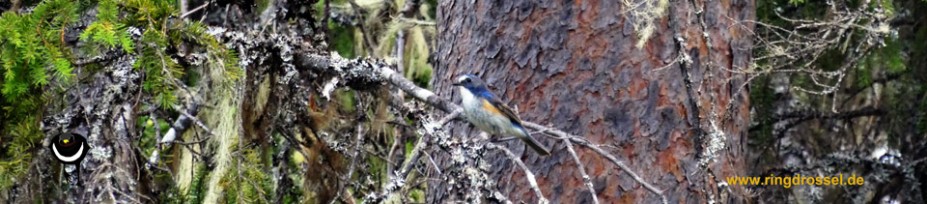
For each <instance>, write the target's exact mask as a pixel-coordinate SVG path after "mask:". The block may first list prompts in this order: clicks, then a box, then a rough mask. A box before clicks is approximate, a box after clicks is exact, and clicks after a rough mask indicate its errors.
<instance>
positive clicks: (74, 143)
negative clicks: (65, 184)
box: [51, 133, 90, 164]
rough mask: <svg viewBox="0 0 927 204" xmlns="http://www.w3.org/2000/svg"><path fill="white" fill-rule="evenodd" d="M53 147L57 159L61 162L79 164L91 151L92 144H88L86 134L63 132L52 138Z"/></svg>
mask: <svg viewBox="0 0 927 204" xmlns="http://www.w3.org/2000/svg"><path fill="white" fill-rule="evenodd" d="M51 149H52V152H54V153H55V159H58V161H60V162H61V163H65V164H78V163H80V161H81V160H82V159H84V156H86V155H87V152H88V151H90V145H87V139H85V138H84V136H81V135H77V134H71V133H63V134H60V135H57V136H55V138H52V144H51Z"/></svg>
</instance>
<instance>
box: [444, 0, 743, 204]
mask: <svg viewBox="0 0 927 204" xmlns="http://www.w3.org/2000/svg"><path fill="white" fill-rule="evenodd" d="M625 3H627V4H625ZM663 3H664V4H660V2H658V1H646V2H645V1H632V2H624V3H622V1H553V0H545V1H532V0H514V1H455V0H448V1H441V2H440V3H439V6H438V10H437V12H438V15H437V16H438V17H437V19H438V32H439V34H438V42H439V43H438V44H437V52H436V54H435V58H436V59H437V61H438V62H437V65H438V66H437V69H436V71H435V76H434V78H433V80H434V81H433V84H434V87H435V92H436V93H439V94H440V95H443V96H445V97H452V98H454V100H458V101H459V96H458V93H456V92H457V89H456V88H454V87H453V86H451V85H450V84H451V80H452V79H453V78H454V77H456V76H459V75H460V74H465V73H473V74H476V75H478V76H481V77H482V78H483V79H484V80H485V81H486V82H487V83H488V84H490V89H491V90H493V91H494V92H495V93H496V94H497V95H498V96H500V97H501V98H503V101H506V102H508V103H509V104H510V106H512V107H513V108H515V107H517V108H516V109H517V111H516V112H519V115H520V116H521V117H522V119H523V120H527V121H533V122H536V123H540V124H547V125H548V126H550V127H554V128H559V129H562V130H564V131H567V132H570V133H573V134H576V135H580V136H583V137H585V138H586V139H588V140H590V141H591V142H593V143H598V144H601V145H603V148H605V149H607V150H609V151H611V153H612V154H614V155H617V156H618V157H619V160H621V161H623V162H625V163H626V164H628V165H630V166H631V168H632V169H636V171H637V173H639V174H640V175H641V176H642V177H643V178H644V180H646V181H649V182H651V183H653V184H654V185H656V186H657V187H658V188H660V189H663V191H664V194H665V195H666V196H667V199H668V201H669V203H705V202H708V201H720V202H724V203H728V202H743V201H744V200H745V199H746V197H745V192H744V191H743V189H741V188H739V187H736V186H734V187H727V186H725V185H721V184H722V183H723V182H724V178H725V177H727V176H742V175H744V172H745V170H744V158H745V157H744V146H745V145H746V144H745V141H746V139H747V138H746V133H747V128H748V125H749V108H748V107H749V102H748V89H746V87H745V86H744V83H745V79H746V76H745V75H744V74H739V73H736V72H734V70H739V69H743V68H746V67H747V66H750V64H749V63H750V59H751V47H752V44H753V42H752V36H751V35H750V33H751V31H752V29H753V26H752V24H750V23H747V22H745V21H750V20H753V19H754V18H755V17H754V7H755V6H754V4H753V2H752V1H744V0H731V1H704V0H691V1H669V2H663ZM636 5H643V6H636ZM629 6H631V7H629ZM635 6H636V7H635ZM641 9H657V10H659V9H663V10H662V11H665V12H655V14H653V15H650V16H648V15H640V12H643V10H641ZM645 21H649V22H645ZM648 23H649V25H650V26H649V27H648V26H640V25H647V24H648ZM651 31H652V32H651ZM648 32H650V33H649V35H648ZM642 36H644V37H646V38H643V39H642ZM642 40H643V41H642ZM638 42H643V43H642V44H641V45H642V46H641V47H638V46H636V45H637V44H638ZM454 124H457V125H456V126H455V127H453V128H451V129H450V133H451V134H452V135H454V136H455V137H462V138H465V139H470V140H474V139H473V138H477V137H476V136H477V135H478V134H479V133H480V132H479V131H478V130H475V128H472V127H471V126H469V125H466V123H454ZM534 137H535V138H537V139H539V140H540V141H541V142H542V143H543V144H545V145H546V146H548V147H551V149H552V152H553V154H552V155H550V156H547V157H542V156H538V155H537V154H535V153H533V152H532V151H530V150H528V151H526V150H525V147H524V145H523V144H522V143H520V141H517V140H512V141H507V142H504V143H503V146H506V147H508V148H509V149H512V150H513V151H514V152H515V153H516V154H519V155H520V158H519V159H521V160H522V161H524V162H525V163H526V164H528V166H529V167H530V170H531V171H533V172H534V173H535V175H536V177H537V180H538V182H539V186H540V187H541V190H542V192H543V194H544V196H546V197H547V199H549V200H550V201H552V202H553V203H589V202H591V197H590V192H589V190H588V188H585V187H584V186H583V179H582V177H581V176H580V173H579V172H578V169H577V167H576V164H575V162H574V161H573V160H572V159H571V156H570V154H569V153H567V151H566V147H565V145H564V144H563V143H562V142H561V140H557V139H553V138H550V137H545V136H543V135H541V134H539V133H535V134H534ZM577 151H578V154H579V156H580V159H581V161H582V162H583V163H584V165H585V167H586V168H585V170H586V171H587V172H588V173H589V174H590V176H591V177H592V178H591V180H592V183H593V184H594V189H595V191H596V192H594V195H595V196H597V197H598V198H599V200H601V201H603V202H606V203H613V202H621V203H655V202H659V198H658V196H657V195H656V194H654V193H651V192H648V191H647V190H645V189H643V188H642V187H641V185H640V184H639V183H637V182H635V181H634V180H633V179H631V178H630V177H629V176H628V175H627V174H625V173H624V172H621V171H620V170H619V169H618V168H616V167H615V166H614V165H612V164H611V163H610V162H608V161H607V160H606V159H605V158H603V157H601V156H599V155H596V154H595V153H593V152H592V151H591V150H590V149H586V148H577ZM438 152H439V153H440V154H437V155H435V157H436V158H435V161H436V162H437V163H438V166H439V167H443V168H442V169H441V170H442V172H444V173H445V174H448V175H454V174H458V173H465V172H462V171H466V170H462V169H465V168H459V166H454V165H453V164H451V161H453V159H448V158H453V156H452V153H448V152H454V151H443V152H442V151H438ZM482 154H484V155H483V156H482V158H483V159H485V160H486V161H485V162H486V164H491V167H488V168H483V167H482V166H480V167H479V168H476V169H479V170H482V171H484V172H485V173H486V175H488V176H489V179H488V180H490V181H494V182H495V187H492V186H490V188H496V189H497V190H498V192H501V193H502V194H503V195H504V197H507V198H508V199H509V200H510V201H513V202H519V201H525V202H527V203H534V202H537V201H538V198H537V196H536V195H535V194H534V193H533V191H532V189H531V188H529V187H528V186H529V185H528V181H527V179H526V178H525V173H523V171H522V170H521V169H519V168H518V167H517V166H516V165H515V164H514V163H513V162H512V161H510V159H509V158H507V157H505V156H504V154H502V153H501V152H498V151H485V152H482ZM471 164H473V165H477V166H478V165H479V164H480V163H479V162H476V163H471ZM432 171H433V170H432ZM439 180H440V179H439ZM439 180H433V181H432V182H430V184H429V192H428V194H427V195H428V202H441V201H447V200H467V199H468V197H472V196H468V195H466V194H468V192H466V189H467V188H470V187H472V185H473V184H472V183H467V182H461V181H452V182H446V181H439ZM491 191H492V190H490V193H492V192H491ZM490 197H494V196H485V195H484V196H483V198H490Z"/></svg>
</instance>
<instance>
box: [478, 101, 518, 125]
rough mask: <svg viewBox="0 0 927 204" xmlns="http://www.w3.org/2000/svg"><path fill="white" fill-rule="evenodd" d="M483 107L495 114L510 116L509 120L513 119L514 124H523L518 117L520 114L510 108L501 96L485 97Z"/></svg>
mask: <svg viewBox="0 0 927 204" xmlns="http://www.w3.org/2000/svg"><path fill="white" fill-rule="evenodd" d="M483 109H485V110H487V111H489V112H491V113H493V114H502V115H504V116H505V117H507V118H509V121H511V122H512V124H516V125H518V126H521V119H520V118H519V117H518V115H516V114H515V112H514V111H512V108H509V106H507V105H505V103H503V102H502V101H501V100H499V98H496V97H491V98H483Z"/></svg>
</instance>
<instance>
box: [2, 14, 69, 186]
mask: <svg viewBox="0 0 927 204" xmlns="http://www.w3.org/2000/svg"><path fill="white" fill-rule="evenodd" d="M77 18H78V14H77V5H76V4H74V3H73V2H71V1H68V0H50V1H45V2H42V3H39V4H38V5H36V6H35V7H34V9H33V10H32V12H31V13H15V12H10V11H8V12H4V13H3V14H2V16H0V75H2V76H3V77H2V78H0V98H2V99H0V130H2V131H0V150H5V151H0V189H5V188H7V187H9V186H10V185H11V184H12V183H13V181H15V180H16V178H18V177H19V176H21V175H22V174H23V173H24V172H26V170H27V169H28V163H29V162H30V161H31V158H32V155H31V154H32V152H34V149H35V148H37V145H38V144H39V143H40V141H41V139H42V136H43V135H44V134H43V133H42V131H41V130H40V128H39V122H40V121H39V118H41V115H40V113H41V112H42V108H43V107H44V102H45V101H47V99H46V98H45V96H46V95H45V94H44V93H43V90H45V88H46V86H47V85H48V84H50V83H51V82H52V81H59V82H61V83H60V84H65V83H68V82H69V81H71V80H72V79H73V78H74V74H73V73H72V71H73V68H72V67H71V63H70V61H69V60H68V55H69V53H70V52H69V50H68V49H66V48H65V46H63V45H64V42H63V40H64V39H63V35H64V31H65V29H66V28H67V26H68V25H69V24H71V23H73V22H74V21H76V20H77Z"/></svg>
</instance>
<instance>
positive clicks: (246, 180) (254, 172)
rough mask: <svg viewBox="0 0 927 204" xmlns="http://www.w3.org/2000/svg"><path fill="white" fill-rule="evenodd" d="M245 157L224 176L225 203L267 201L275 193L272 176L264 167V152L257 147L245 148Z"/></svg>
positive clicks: (222, 182)
mask: <svg viewBox="0 0 927 204" xmlns="http://www.w3.org/2000/svg"><path fill="white" fill-rule="evenodd" d="M243 151H244V154H243V155H242V156H243V157H244V158H243V159H240V160H236V161H237V162H240V163H239V164H238V165H235V166H237V167H233V168H234V169H233V170H232V171H228V174H227V175H226V176H224V177H223V178H222V181H221V182H220V185H223V186H225V189H226V192H228V193H226V194H225V196H226V197H225V203H267V202H268V201H267V199H266V198H269V197H271V196H272V195H273V194H272V192H273V184H272V181H271V177H270V176H269V175H267V174H266V173H265V172H264V171H263V170H262V169H261V164H262V159H261V157H262V154H261V152H260V151H258V150H255V149H245V150H243Z"/></svg>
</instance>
